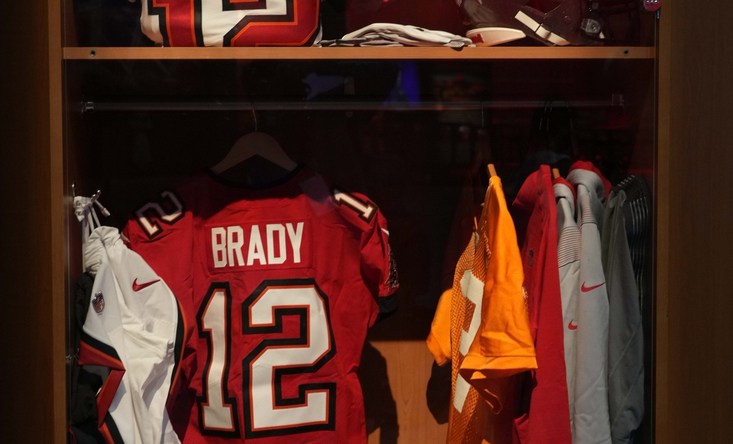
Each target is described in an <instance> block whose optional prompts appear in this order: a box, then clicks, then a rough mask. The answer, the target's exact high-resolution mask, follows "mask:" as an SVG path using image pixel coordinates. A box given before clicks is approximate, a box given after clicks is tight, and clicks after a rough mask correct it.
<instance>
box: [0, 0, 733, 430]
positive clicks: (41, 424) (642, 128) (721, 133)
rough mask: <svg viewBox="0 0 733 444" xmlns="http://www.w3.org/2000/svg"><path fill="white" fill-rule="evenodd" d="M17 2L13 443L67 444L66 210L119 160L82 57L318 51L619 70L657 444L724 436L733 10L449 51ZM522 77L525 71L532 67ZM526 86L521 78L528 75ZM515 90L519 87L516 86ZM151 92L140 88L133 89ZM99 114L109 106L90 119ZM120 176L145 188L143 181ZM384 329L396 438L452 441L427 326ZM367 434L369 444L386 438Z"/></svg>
mask: <svg viewBox="0 0 733 444" xmlns="http://www.w3.org/2000/svg"><path fill="white" fill-rule="evenodd" d="M9 8H10V11H9V12H8V14H6V15H5V16H4V17H3V20H2V25H3V26H1V27H0V29H2V30H1V31H0V33H2V34H1V35H2V41H3V49H4V51H3V57H4V59H5V60H6V61H7V65H6V67H5V68H4V69H3V70H2V72H3V74H2V78H0V80H1V81H0V85H1V86H0V88H2V97H3V104H4V105H5V106H4V109H5V111H4V113H3V119H2V124H0V125H2V126H0V128H1V129H2V131H1V132H0V134H2V152H1V155H2V157H1V158H0V165H2V168H3V173H2V174H1V175H0V178H1V179H0V180H1V181H2V182H0V183H1V184H2V188H3V190H5V196H6V201H5V205H3V206H2V210H0V211H1V212H2V218H0V219H1V220H2V221H3V222H2V227H1V228H2V230H1V231H2V232H3V233H5V234H6V238H5V241H4V246H5V248H4V249H3V250H4V251H3V253H2V255H1V256H0V257H1V258H2V261H1V262H0V264H1V267H2V268H1V270H2V274H1V275H2V277H3V280H4V283H5V290H6V291H5V292H4V295H3V297H2V298H1V299H0V300H2V302H0V304H1V305H0V307H2V313H3V315H4V318H5V319H4V325H5V327H6V328H5V331H4V334H3V335H2V336H3V343H2V344H3V350H4V352H5V354H4V360H3V365H2V366H1V367H0V368H2V374H0V380H2V381H4V383H5V389H4V390H3V401H2V402H0V406H2V409H1V410H0V418H2V424H3V426H4V427H3V430H4V436H3V441H4V442H5V441H7V442H18V443H20V442H28V443H47V442H55V443H61V442H65V441H66V433H65V430H66V382H65V381H66V376H65V355H66V338H65V332H66V331H67V329H68V326H67V322H68V320H67V305H66V304H67V302H66V301H67V297H68V292H69V289H70V288H71V287H72V285H73V281H74V278H75V276H74V273H75V271H76V270H78V266H79V265H78V245H77V244H78V243H77V242H76V239H75V236H76V233H77V232H78V226H77V223H76V221H75V220H74V219H73V218H72V212H71V206H70V203H71V202H70V192H71V191H70V185H71V183H75V184H77V185H79V188H80V189H82V188H84V187H94V186H95V184H94V183H93V182H94V180H93V179H95V178H98V177H101V176H103V175H104V174H105V172H104V171H93V167H96V166H99V165H100V162H101V160H99V159H95V158H94V157H95V156H101V157H102V159H105V160H114V159H106V158H105V157H104V156H106V155H108V154H109V153H106V154H105V152H103V151H102V150H100V151H102V152H96V151H95V149H94V147H93V146H91V142H93V141H95V140H96V139H95V138H94V136H95V135H94V134H93V132H92V134H91V135H90V132H89V128H90V126H94V125H90V124H89V121H88V120H90V119H94V118H99V119H102V120H103V121H102V122H101V124H100V125H99V126H100V127H105V126H106V125H110V124H111V123H110V119H109V118H105V117H90V115H89V114H86V115H85V114H84V113H82V111H81V110H80V108H79V106H78V105H79V104H81V103H85V101H86V100H87V99H89V97H92V98H94V99H95V105H96V106H97V107H99V106H100V105H103V104H105V103H106V104H107V105H109V104H110V103H113V102H114V101H113V100H110V99H109V97H106V99H107V100H106V101H99V100H98V98H99V97H100V96H101V95H100V94H99V91H100V90H94V88H96V87H100V86H101V87H102V88H104V87H107V88H110V87H112V86H115V85H114V84H112V83H105V82H106V81H105V80H102V81H101V82H96V83H95V82H89V81H88V79H89V77H86V74H84V70H85V69H88V67H89V66H93V65H92V64H95V63H99V64H105V63H108V64H109V65H110V66H113V65H115V64H120V62H121V61H122V65H125V64H128V66H129V65H131V64H138V65H143V66H144V65H146V64H147V66H153V65H155V64H162V66H169V67H170V66H174V67H175V66H190V65H195V66H203V67H206V68H205V69H208V68H216V69H222V70H223V71H224V72H229V71H227V70H231V69H232V68H231V67H232V66H233V65H236V64H238V63H242V62H241V60H248V61H252V62H253V63H257V64H263V65H269V66H270V67H273V66H277V65H278V64H282V63H284V62H286V61H288V62H290V61H296V62H297V61H299V60H300V61H302V62H303V63H311V62H312V61H313V59H314V60H316V62H315V63H316V64H317V65H319V66H329V65H330V64H344V63H345V65H346V66H348V65H350V64H351V65H356V64H358V63H359V62H360V61H362V60H366V61H369V63H373V62H375V61H376V62H375V63H389V62H390V61H395V63H398V62H400V61H403V60H412V61H416V63H418V64H420V65H421V66H424V67H427V68H430V69H433V68H434V69H438V68H439V67H442V66H447V67H448V68H447V69H448V70H449V71H452V72H454V71H456V70H464V69H465V70H473V69H476V70H478V71H479V72H481V69H482V68H481V67H482V66H491V67H494V69H495V71H502V72H503V73H504V74H500V75H498V76H497V77H493V78H494V79H496V78H498V79H499V80H497V81H498V82H499V84H500V85H507V84H508V80H507V79H508V78H509V77H510V76H509V73H511V72H512V69H518V68H516V67H517V66H530V67H532V68H543V69H548V70H549V71H550V72H554V73H562V74H567V75H571V76H572V75H578V76H583V74H584V73H586V72H596V73H598V72H605V73H607V74H608V73H613V74H614V76H613V78H592V77H591V78H587V77H583V78H584V79H585V81H584V82H581V84H582V85H583V86H582V87H581V89H582V90H583V91H584V92H589V91H590V92H593V93H596V94H594V95H593V99H594V100H593V101H594V103H595V102H597V99H598V97H605V98H607V99H609V100H614V99H613V98H612V96H611V95H610V94H609V93H611V92H616V91H619V90H622V91H623V98H624V100H626V101H627V106H628V107H629V108H630V109H631V110H633V114H634V116H635V117H636V119H637V120H636V121H635V122H634V128H635V129H636V135H635V137H634V140H635V144H636V145H635V146H634V150H633V153H634V156H632V157H633V158H632V159H630V160H629V162H630V165H631V166H632V168H634V169H635V170H637V171H644V172H645V173H646V174H648V177H649V178H650V179H653V181H654V197H655V203H656V207H655V210H656V217H655V220H656V221H657V223H656V237H655V254H654V256H655V262H656V279H655V287H656V316H655V320H656V335H655V342H654V347H653V350H652V352H653V353H654V359H655V375H654V376H655V378H656V389H655V399H654V415H653V418H650V419H653V428H652V430H653V434H654V436H655V438H656V439H655V441H656V442H660V443H661V442H664V443H667V442H725V441H726V439H725V438H726V436H727V435H726V425H727V422H728V421H727V419H728V417H729V416H728V413H727V412H729V411H730V408H731V407H733V401H731V399H733V397H732V396H731V394H733V387H732V386H731V384H732V383H731V382H730V381H731V378H730V377H729V375H728V370H729V369H730V363H731V358H730V356H731V352H732V351H733V350H731V347H733V345H731V343H730V341H727V340H726V339H725V338H726V333H727V329H726V325H727V320H728V318H729V316H730V313H731V309H732V308H733V303H731V298H730V294H731V293H730V291H729V290H728V274H729V273H728V270H729V269H730V265H731V260H730V253H729V252H730V247H731V244H732V242H731V229H730V220H733V219H732V218H731V216H732V214H731V206H730V203H729V200H730V199H729V198H728V197H727V195H726V194H725V193H724V191H727V189H729V188H730V185H731V183H730V177H731V176H730V174H728V172H727V171H726V168H727V166H728V165H730V161H731V160H732V159H731V156H733V154H731V153H732V151H731V150H728V149H726V145H725V143H726V139H727V137H726V136H727V134H726V131H725V130H726V124H727V116H729V115H731V113H729V112H728V111H729V107H730V106H731V103H733V102H731V99H732V98H733V91H731V88H732V87H731V84H730V82H729V81H728V77H729V76H730V73H731V61H730V60H732V58H731V57H730V50H729V49H728V48H727V47H726V46H725V45H724V44H723V42H724V41H725V35H724V33H722V32H721V31H720V30H721V29H724V26H723V25H724V24H725V23H727V22H728V21H729V20H728V18H729V17H727V15H729V14H730V13H729V12H728V9H729V8H728V9H726V8H725V5H724V4H723V3H722V2H720V1H713V2H708V3H706V9H700V8H699V5H695V4H694V3H693V2H692V1H691V0H680V1H676V2H665V3H663V6H662V15H661V20H660V30H661V32H660V38H659V40H658V41H659V44H658V46H650V47H647V46H642V47H630V48H619V47H599V48H586V47H583V48H545V47H526V48H525V47H518V48H504V47H502V48H470V49H466V50H464V51H461V52H454V51H452V50H447V49H444V48H359V49H346V48H322V49H318V48H290V49H288V48H276V49H263V48H248V49H231V48H227V49H211V48H209V49H185V48H181V49H171V48H166V49H152V48H145V49H140V48H80V47H64V45H63V41H64V39H63V38H62V36H67V34H68V32H69V30H70V29H71V23H72V18H71V17H70V16H69V13H68V9H67V10H63V9H62V2H61V1H60V0H48V1H47V2H37V3H36V2H31V3H28V2H23V4H20V3H19V2H15V3H12V4H10V5H9ZM29 30H32V31H33V32H30V31H29ZM67 37H68V36H67ZM67 41H68V40H67ZM326 51H328V53H327V55H326ZM296 65H297V63H296ZM217 67H222V68H217ZM95 69H97V68H93V69H92V71H94V70H95ZM267 69H272V68H267ZM517 72H521V69H520V70H518V71H517ZM176 75H182V74H180V72H179V73H178V74H176ZM517 79H519V80H518V82H522V79H521V77H517ZM524 81H525V83H524V85H525V86H526V84H527V83H529V82H528V81H526V79H524ZM551 81H552V78H549V79H548V78H545V80H544V82H542V81H540V82H539V83H537V84H535V86H536V85H540V86H539V87H538V89H537V90H536V91H535V95H533V96H531V97H530V99H529V101H530V102H531V103H532V104H534V105H536V102H537V100H538V99H540V98H541V95H540V94H539V93H542V92H543V91H546V90H543V88H542V86H541V85H545V86H546V85H549V83H550V82H551ZM85 82H86V83H85ZM90 85H91V86H93V88H90ZM609 85H610V86H609ZM514 88H517V89H520V90H522V87H519V86H517V85H514ZM606 89H607V90H606ZM140 91H144V90H135V92H140ZM107 92H110V91H107ZM194 92H195V91H194ZM230 98H231V97H230ZM587 98H588V96H585V97H577V98H576V100H577V101H578V102H581V101H583V100H585V99H587ZM136 99H140V100H139V102H138V103H141V102H144V103H148V104H150V103H167V102H166V101H165V100H164V101H162V102H161V101H158V100H157V99H155V100H154V98H152V96H148V97H142V98H140V97H137V98H136ZM502 100H503V98H500V99H497V100H496V101H494V103H500V102H501V101H502ZM604 100H605V99H604ZM194 102H196V103H197V104H200V103H201V102H206V100H203V101H201V100H198V101H197V100H194ZM368 103H372V102H368ZM473 105H474V108H473V111H475V103H474V104H473ZM239 106H240V107H241V103H240V104H239ZM481 107H482V109H483V105H482V106H481ZM490 108H491V107H490V106H489V107H487V109H490ZM96 109H97V111H99V110H100V109H101V108H96ZM97 111H95V113H96V112H97ZM357 111H358V110H357ZM107 112H123V113H124V112H125V111H119V110H117V111H114V110H110V111H107ZM245 112H246V111H245ZM420 112H423V111H420ZM433 112H435V110H425V113H433ZM103 114H104V111H103V110H102V111H99V113H98V114H96V116H100V115H101V116H103ZM356 114H359V112H356ZM400 115H403V114H400ZM408 115H409V113H408ZM82 119H87V120H86V121H82ZM249 123H251V122H249ZM388 154H389V153H387V154H386V155H388ZM213 155H214V154H211V156H213ZM335 160H338V159H335ZM499 165H501V164H499ZM179 166H180V165H179ZM184 166H185V165H184ZM500 168H501V167H500ZM110 171H113V173H112V178H114V179H120V178H125V176H124V174H125V172H124V171H122V172H114V170H110ZM178 171H180V170H178ZM505 171H506V170H505ZM500 173H501V170H500ZM125 180H128V181H129V183H135V184H136V186H140V187H143V186H144V185H146V183H145V180H142V181H140V182H135V181H133V180H131V179H130V178H129V177H128V178H126V179H125ZM711 190H713V191H711ZM83 191H89V188H88V189H86V190H83ZM104 193H108V194H104ZM109 194H113V193H112V192H111V191H108V190H106V189H103V195H104V196H106V195H109ZM113 196H114V194H113ZM110 199H112V200H110V201H109V202H116V199H115V198H113V197H112V198H110ZM102 201H103V202H105V200H104V198H103V199H102ZM110 206H111V205H110ZM396 223H397V224H399V222H396ZM408 282H414V281H409V280H408ZM407 308H410V306H409V305H408V307H407ZM412 308H415V307H412ZM428 312H429V310H427V309H425V307H417V308H415V310H414V311H411V310H409V309H405V308H404V307H403V309H402V310H401V311H400V313H401V314H400V316H403V317H397V318H395V319H397V320H399V321H401V322H402V321H406V320H408V318H409V317H410V313H413V314H414V313H418V314H420V315H419V316H416V318H415V319H413V321H414V322H415V325H418V327H419V328H418V327H415V325H412V327H409V326H410V325H411V324H410V323H409V322H402V324H403V325H408V328H407V330H409V332H410V333H415V332H421V331H423V330H420V328H424V327H425V322H429V316H428V315H427V314H426V313H428ZM388 321H389V320H388ZM392 322H393V323H395V322H396V321H392ZM389 325H390V324H383V326H380V327H379V328H380V330H379V331H378V332H377V336H376V341H375V344H376V345H375V348H376V349H378V351H379V352H380V353H381V354H382V356H384V357H385V359H386V362H387V366H388V367H389V370H388V371H389V372H390V373H389V381H390V384H391V389H392V391H393V395H394V396H395V401H396V404H397V409H398V410H399V412H401V413H400V414H399V416H398V417H399V420H400V437H401V438H402V441H400V442H410V441H408V437H410V436H413V437H419V436H433V435H429V434H430V433H432V432H433V431H436V430H437V431H438V432H436V433H440V435H439V436H440V437H441V438H439V439H437V440H436V442H441V441H442V436H443V435H442V431H443V430H444V429H441V426H439V425H433V422H434V419H433V418H432V417H430V416H425V414H426V411H425V407H424V403H425V397H424V390H425V382H426V378H427V377H428V376H429V375H428V374H427V372H428V371H429V369H427V367H424V368H425V370H415V368H413V369H410V370H411V372H410V373H409V374H408V373H406V372H404V364H401V363H405V362H406V363H412V364H413V365H414V363H415V362H417V363H419V365H420V366H425V365H427V364H429V360H430V359H429V356H428V355H427V351H426V350H425V349H424V348H423V344H422V340H423V338H421V337H418V335H414V336H411V337H409V338H408V339H409V340H395V338H394V337H390V329H389V328H387V327H388V326H389ZM392 325H394V324H392ZM404 337H405V335H403V338H402V339H404ZM400 360H402V361H400ZM414 367H416V368H417V367H418V366H414ZM405 412H410V413H405ZM417 427H425V428H426V430H425V431H424V433H425V435H420V434H415V435H411V434H412V433H416V432H415V431H414V430H415V428H417ZM650 436H651V435H650ZM370 439H371V441H373V442H376V441H375V440H376V439H377V435H373V436H372V437H371V438H370ZM414 439H419V438H414ZM423 439H424V438H423ZM412 442H416V441H412Z"/></svg>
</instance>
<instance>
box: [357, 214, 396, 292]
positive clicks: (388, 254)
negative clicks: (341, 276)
mask: <svg viewBox="0 0 733 444" xmlns="http://www.w3.org/2000/svg"><path fill="white" fill-rule="evenodd" d="M375 219H376V220H375V223H373V224H372V226H371V227H370V230H369V231H368V232H367V233H366V237H365V239H364V243H363V247H362V251H361V253H362V274H363V275H364V279H365V282H366V283H367V285H368V286H369V287H370V289H372V293H373V294H375V295H377V296H378V297H380V298H384V297H388V296H392V295H393V294H394V293H395V292H396V291H397V289H398V288H399V279H398V276H397V265H396V263H395V259H394V254H393V252H392V248H391V246H390V243H389V230H388V228H387V220H386V219H385V217H384V216H383V215H382V213H381V212H379V210H377V215H376V217H375Z"/></svg>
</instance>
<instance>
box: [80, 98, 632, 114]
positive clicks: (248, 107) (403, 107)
mask: <svg viewBox="0 0 733 444" xmlns="http://www.w3.org/2000/svg"><path fill="white" fill-rule="evenodd" d="M553 103H555V104H556V106H558V107H571V108H610V107H623V106H624V97H623V95H622V94H613V95H612V96H611V97H610V98H609V99H608V100H569V101H568V100H562V101H556V102H552V101H549V100H476V101H460V102H445V101H420V102H415V103H409V102H375V101H317V102H306V101H276V102H249V101H180V102H179V101H160V102H157V101H155V102H148V101H94V100H89V101H83V102H81V104H80V111H81V112H82V113H91V112H103V111H253V110H254V111H479V110H484V109H534V108H543V107H547V106H551V105H552V104H553Z"/></svg>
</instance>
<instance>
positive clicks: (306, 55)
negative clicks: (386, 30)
mask: <svg viewBox="0 0 733 444" xmlns="http://www.w3.org/2000/svg"><path fill="white" fill-rule="evenodd" d="M63 57H64V59H65V60H125V59H130V60H148V59H150V60H207V59H212V60H240V59H241V60H339V59H341V60H367V59H379V60H400V59H416V60H451V59H462V60H465V59H474V60H482V59H488V60H492V59H496V60H512V59H654V58H655V57H656V50H655V48H654V47H651V46H640V47H618V46H604V47H596V46H583V47H577V46H574V47H567V46H566V47H543V46H539V47H524V46H504V47H471V48H463V49H460V50H456V49H452V48H444V47H438V48H436V47H429V48H425V47H363V48H346V47H335V48H334V47H326V48H323V47H306V48H303V47H297V48H291V47H267V48H264V47H263V48H259V47H257V48H255V47H248V48H138V47H125V48H120V47H99V48H90V47H66V48H64V50H63Z"/></svg>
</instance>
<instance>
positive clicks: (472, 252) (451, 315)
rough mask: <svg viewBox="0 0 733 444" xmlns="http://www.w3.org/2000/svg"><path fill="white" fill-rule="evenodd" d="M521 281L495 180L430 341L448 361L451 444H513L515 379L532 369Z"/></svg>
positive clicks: (440, 357)
mask: <svg viewBox="0 0 733 444" xmlns="http://www.w3.org/2000/svg"><path fill="white" fill-rule="evenodd" d="M523 279H524V273H523V271H522V262H521V257H520V253H519V246H518V244H517V236H516V231H515V229H514V222H513V221H512V218H511V216H510V214H509V211H508V209H507V205H506V199H505V198H504V191H503V189H502V186H501V180H500V179H499V177H497V176H493V177H491V178H490V182H489V187H488V189H487V191H486V196H485V199H484V206H483V210H482V214H481V218H480V220H479V223H478V231H477V232H476V233H474V234H473V236H472V238H471V240H470V241H469V244H468V246H467V247H466V249H465V250H464V252H463V254H462V255H461V257H460V259H459V260H458V264H457V266H456V271H455V275H454V280H453V287H452V288H451V289H449V290H447V291H446V292H445V293H444V294H443V295H442V296H441V298H440V301H439V303H438V308H437V309H436V312H435V317H434V318H433V323H432V326H431V330H430V335H429V337H428V339H427V345H428V348H429V349H430V351H431V352H432V353H433V355H434V357H435V360H436V362H437V363H438V364H440V365H443V364H445V363H446V362H447V361H448V360H451V362H452V372H451V385H452V386H451V404H452V405H451V407H450V416H449V423H448V438H447V442H448V444H459V443H460V444H469V443H481V442H489V443H492V444H498V443H504V442H511V437H512V420H513V418H514V413H515V412H516V410H517V406H518V402H519V399H518V393H517V389H518V388H519V386H518V385H517V384H516V381H515V378H514V377H512V376H513V375H516V374H518V373H521V372H523V371H525V370H529V369H534V368H537V361H536V359H535V350H534V345H533V342H532V336H531V333H530V330H529V322H528V316H527V308H526V303H525V298H524V291H523V288H522V283H523Z"/></svg>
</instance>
